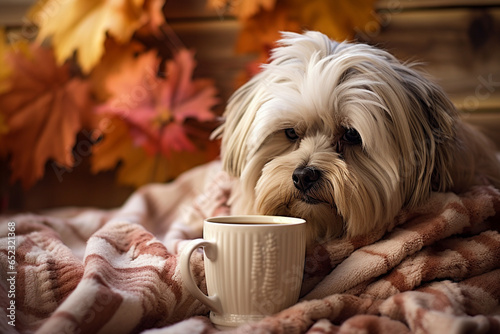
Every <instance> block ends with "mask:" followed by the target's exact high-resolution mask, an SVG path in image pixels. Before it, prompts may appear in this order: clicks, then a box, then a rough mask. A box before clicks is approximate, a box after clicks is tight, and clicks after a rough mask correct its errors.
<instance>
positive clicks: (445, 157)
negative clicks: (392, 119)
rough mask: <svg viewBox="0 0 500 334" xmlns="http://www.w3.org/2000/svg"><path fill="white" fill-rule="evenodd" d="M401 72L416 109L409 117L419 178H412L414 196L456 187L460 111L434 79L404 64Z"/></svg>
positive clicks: (410, 103) (416, 174)
mask: <svg viewBox="0 0 500 334" xmlns="http://www.w3.org/2000/svg"><path fill="white" fill-rule="evenodd" d="M399 72H400V74H401V75H402V78H403V86H404V87H405V88H406V91H407V94H408V97H409V99H410V101H409V105H410V107H409V108H412V109H414V111H413V112H411V113H410V114H409V115H408V117H409V122H410V127H411V128H413V129H414V131H412V135H413V136H414V138H412V141H413V145H414V152H412V153H411V154H412V156H411V157H410V159H413V160H416V161H414V162H415V168H417V170H416V173H415V174H414V175H415V176H416V179H415V180H413V182H414V188H413V187H411V188H413V189H412V190H411V191H413V192H415V197H414V198H415V199H417V198H419V197H420V195H421V194H424V193H429V192H430V191H449V190H450V189H452V188H453V185H454V182H455V180H454V179H455V178H456V175H455V174H456V173H454V171H453V168H454V165H455V164H456V159H457V154H458V152H457V150H456V148H457V147H456V145H457V143H456V142H455V141H456V132H457V128H456V122H457V121H458V117H459V116H458V111H457V110H456V108H455V106H454V105H453V103H452V102H451V101H450V100H449V98H448V97H447V96H446V94H445V92H444V91H443V90H442V88H441V87H439V86H438V85H436V84H435V83H433V82H431V81H430V80H428V79H427V78H425V77H424V75H422V74H421V73H419V72H417V71H414V70H413V69H412V68H410V67H406V66H405V67H401V68H399Z"/></svg>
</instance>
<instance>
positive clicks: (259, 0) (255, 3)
mask: <svg viewBox="0 0 500 334" xmlns="http://www.w3.org/2000/svg"><path fill="white" fill-rule="evenodd" d="M275 4H276V0H208V3H207V5H208V7H209V8H212V9H215V10H216V11H217V12H219V13H224V12H228V13H229V14H231V15H235V16H237V17H238V19H240V20H246V19H248V18H250V17H252V16H253V15H255V14H257V13H258V12H259V11H260V10H264V11H271V10H272V9H273V8H274V6H275Z"/></svg>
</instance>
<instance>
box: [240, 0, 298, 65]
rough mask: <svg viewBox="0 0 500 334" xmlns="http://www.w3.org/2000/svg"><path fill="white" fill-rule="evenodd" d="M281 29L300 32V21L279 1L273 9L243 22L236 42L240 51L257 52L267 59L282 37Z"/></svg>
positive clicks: (262, 58)
mask: <svg viewBox="0 0 500 334" xmlns="http://www.w3.org/2000/svg"><path fill="white" fill-rule="evenodd" d="M281 31H294V32H300V31H301V26H300V24H299V22H298V21H296V20H293V19H291V18H290V13H289V9H288V7H287V6H285V5H283V4H282V3H278V4H277V6H276V7H275V8H274V10H273V11H261V12H259V13H258V14H257V15H255V16H253V17H252V18H250V19H248V20H246V21H244V22H242V29H241V31H240V35H239V37H238V41H237V44H236V51H237V52H240V53H252V52H257V53H258V54H259V55H260V59H261V60H264V62H265V61H266V60H267V56H268V55H269V51H270V50H271V49H272V48H274V47H275V46H276V44H275V43H276V41H278V40H279V39H280V38H281V34H280V32H281Z"/></svg>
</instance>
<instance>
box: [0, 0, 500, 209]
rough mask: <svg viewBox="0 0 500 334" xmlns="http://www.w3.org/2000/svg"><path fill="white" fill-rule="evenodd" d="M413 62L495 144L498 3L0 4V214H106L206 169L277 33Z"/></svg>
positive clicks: (186, 0)
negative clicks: (229, 107)
mask: <svg viewBox="0 0 500 334" xmlns="http://www.w3.org/2000/svg"><path fill="white" fill-rule="evenodd" d="M304 29H309V30H319V31H321V32H323V33H326V34H327V35H329V36H330V38H332V39H335V40H346V39H347V40H351V41H359V42H365V43H369V44H373V45H377V46H379V47H382V48H384V49H387V50H388V51H390V52H391V53H393V54H394V55H395V56H396V57H398V58H399V59H401V60H403V61H411V62H418V63H420V64H421V65H420V66H419V68H420V69H422V70H424V71H425V72H427V73H428V74H429V75H430V76H431V77H432V78H433V80H434V81H436V82H437V83H439V84H440V85H441V86H443V88H444V89H445V91H446V92H447V93H448V94H449V96H450V98H451V100H452V101H453V102H454V103H455V105H456V106H457V107H458V108H459V109H460V110H461V111H463V117H464V119H465V120H466V121H468V122H470V123H473V124H475V125H477V126H479V127H481V128H482V129H483V130H484V131H485V132H486V134H487V135H488V136H490V137H491V138H492V139H493V140H494V141H495V142H496V144H497V146H498V147H500V0H496V1H495V0H488V1H487V0H483V1H482V0H309V1H299V0H183V1H179V0H135V1H131V0H121V1H116V0H115V1H109V0H39V1H35V0H0V38H1V40H0V200H1V202H0V213H6V212H14V211H39V210H43V209H49V208H55V207H62V206H93V207H99V208H112V207H116V206H119V205H121V204H122V203H123V202H124V201H125V200H126V198H127V197H128V196H129V195H130V194H131V193H132V192H133V191H135V190H136V189H137V188H138V187H140V186H141V185H143V184H146V183H150V182H169V181H171V180H174V179H175V178H176V177H177V176H178V175H179V174H180V173H182V172H183V171H185V170H187V169H189V168H192V167H194V166H196V165H199V164H202V163H205V162H208V161H210V160H212V159H216V158H217V156H218V154H219V151H218V142H217V141H211V140H209V135H210V132H211V131H212V130H213V129H214V128H215V127H216V126H217V125H218V124H219V122H220V116H221V115H222V112H223V110H224V105H225V104H226V102H227V100H228V98H229V96H230V95H231V94H232V92H234V90H235V89H236V88H237V87H239V86H240V85H242V84H243V83H244V82H246V81H247V80H248V79H249V78H251V76H252V75H255V73H257V72H258V71H259V64H260V63H262V62H266V61H267V58H268V56H269V51H270V49H272V47H273V46H274V45H275V42H276V40H277V39H279V31H282V30H287V31H297V32H300V31H303V30H304Z"/></svg>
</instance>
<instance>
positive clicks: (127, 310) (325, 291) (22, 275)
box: [0, 163, 500, 333]
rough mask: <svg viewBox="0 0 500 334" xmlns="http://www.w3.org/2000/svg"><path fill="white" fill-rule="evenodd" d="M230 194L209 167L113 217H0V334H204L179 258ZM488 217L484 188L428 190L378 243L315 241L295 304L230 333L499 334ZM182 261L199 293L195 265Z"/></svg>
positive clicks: (497, 196) (200, 310) (493, 239)
mask: <svg viewBox="0 0 500 334" xmlns="http://www.w3.org/2000/svg"><path fill="white" fill-rule="evenodd" d="M231 187H232V181H231V179H230V178H229V177H227V175H225V174H224V173H222V172H220V171H219V164H218V163H212V164H209V165H205V166H203V167H200V168H197V169H194V170H192V171H190V172H188V173H187V174H185V175H183V176H181V177H180V178H179V179H177V180H176V181H175V182H173V183H171V184H157V185H150V186H146V187H144V188H141V189H139V190H138V191H137V192H136V193H135V194H133V195H132V196H131V197H130V199H129V200H128V201H127V202H126V203H125V204H124V205H123V206H122V207H121V208H118V209H116V210H110V211H104V210H96V209H59V210H56V211H52V212H47V213H45V214H43V215H33V214H21V215H16V216H10V217H1V223H0V249H1V252H0V264H1V272H0V317H1V319H2V320H1V321H0V332H1V333H212V332H217V331H218V330H217V329H216V328H214V327H213V326H212V324H211V323H210V321H209V320H208V318H207V317H206V315H207V312H208V309H207V308H206V307H205V306H204V305H202V304H201V303H200V302H198V301H197V300H196V299H194V298H193V297H192V296H191V295H190V294H189V292H188V291H187V290H186V289H185V288H184V286H183V282H182V277H181V276H180V270H179V266H178V253H179V251H180V250H181V249H182V247H183V246H184V244H185V242H186V241H187V240H189V239H192V238H195V237H200V236H201V231H202V229H201V228H202V222H203V218H204V217H206V216H214V215H220V214H227V213H230V207H229V206H228V203H227V200H228V198H229V194H230V191H231ZM499 213H500V192H499V191H498V190H496V189H493V188H491V187H488V186H482V187H475V188H473V189H470V191H468V192H466V193H464V194H461V195H456V194H452V193H446V194H443V193H435V194H433V196H432V198H431V199H430V200H429V202H428V203H426V204H425V205H423V206H422V207H420V208H419V209H418V210H414V211H412V212H401V214H400V215H399V216H398V218H397V219H396V221H395V222H394V226H393V228H392V229H391V231H390V232H388V233H385V234H384V233H382V232H377V231H374V232H373V233H372V234H370V235H367V236H364V237H360V238H356V239H350V240H348V239H341V240H330V241H328V242H324V243H322V244H316V245H315V246H313V247H310V249H309V250H308V254H307V257H306V265H305V270H304V281H303V287H302V298H301V300H300V301H299V302H298V303H297V304H296V305H294V306H292V307H290V308H289V309H286V310H284V311H282V312H280V313H278V314H276V315H273V316H269V317H267V318H265V319H264V320H262V321H260V322H256V323H252V324H247V325H243V326H241V327H239V328H235V329H234V330H233V332H236V333H253V332H256V333H500V234H499V230H500V214H499ZM14 245H15V247H13V246H14ZM13 259H15V261H12V260H13ZM192 261H193V268H194V269H193V270H194V275H195V278H196V280H197V282H198V283H199V285H200V287H201V288H202V289H204V288H205V281H204V269H203V258H202V254H201V253H198V254H195V255H194V256H193V258H192Z"/></svg>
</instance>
